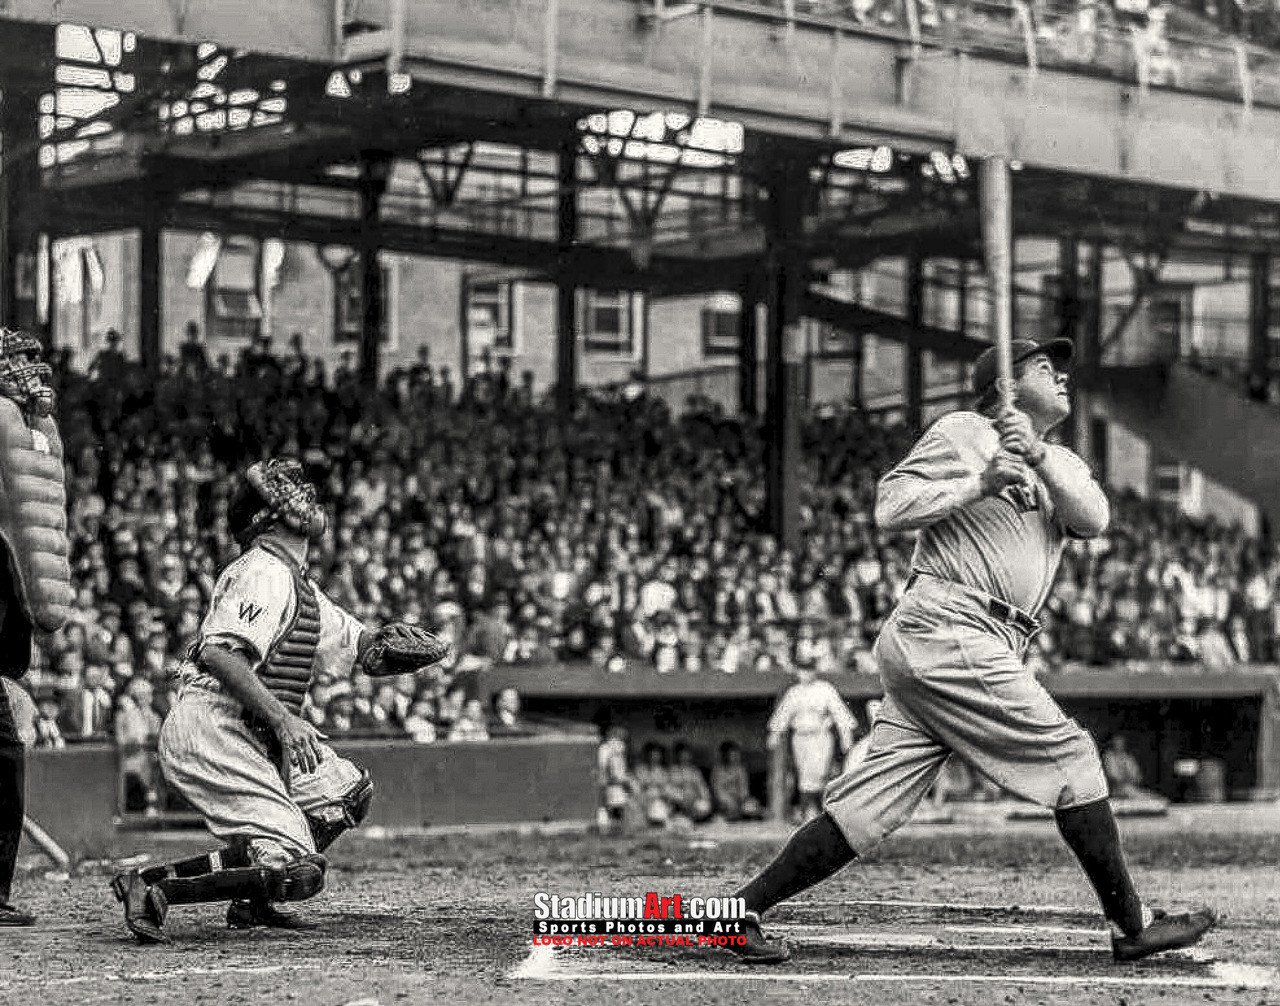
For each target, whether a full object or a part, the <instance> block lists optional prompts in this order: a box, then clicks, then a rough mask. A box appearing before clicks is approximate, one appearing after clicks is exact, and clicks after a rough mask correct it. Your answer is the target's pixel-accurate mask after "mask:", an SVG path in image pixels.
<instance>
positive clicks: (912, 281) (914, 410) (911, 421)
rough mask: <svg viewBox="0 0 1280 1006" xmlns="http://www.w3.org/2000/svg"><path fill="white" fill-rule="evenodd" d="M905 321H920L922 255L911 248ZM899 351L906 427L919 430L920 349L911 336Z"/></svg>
mask: <svg viewBox="0 0 1280 1006" xmlns="http://www.w3.org/2000/svg"><path fill="white" fill-rule="evenodd" d="M906 283H907V297H906V304H907V324H908V325H910V326H911V327H912V328H913V329H917V330H918V329H919V327H920V326H921V325H922V324H923V323H924V258H923V257H922V256H921V255H920V253H919V252H918V251H915V250H912V252H911V254H910V255H908V256H907V275H906ZM903 351H904V352H905V354H906V368H905V371H906V378H905V379H906V383H905V385H904V387H903V389H902V394H903V403H904V405H905V412H906V421H907V427H908V429H910V430H912V431H915V432H919V430H920V429H921V427H923V426H924V351H923V350H921V349H920V347H919V345H917V344H916V342H915V341H914V339H913V340H912V341H911V342H908V343H907V344H906V346H905V347H903Z"/></svg>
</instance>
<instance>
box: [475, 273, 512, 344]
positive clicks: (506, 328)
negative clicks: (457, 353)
mask: <svg viewBox="0 0 1280 1006" xmlns="http://www.w3.org/2000/svg"><path fill="white" fill-rule="evenodd" d="M465 283H466V285H467V310H466V322H467V349H468V352H470V354H471V355H472V356H473V357H478V356H479V355H480V352H481V350H483V349H486V348H487V349H490V350H493V351H494V352H496V353H498V354H500V355H504V356H508V355H510V354H511V353H513V352H515V348H516V347H515V332H514V330H513V326H512V318H511V300H512V292H513V287H514V286H515V284H514V283H511V282H501V281H498V280H485V279H472V278H471V277H468V278H467V279H466V280H465Z"/></svg>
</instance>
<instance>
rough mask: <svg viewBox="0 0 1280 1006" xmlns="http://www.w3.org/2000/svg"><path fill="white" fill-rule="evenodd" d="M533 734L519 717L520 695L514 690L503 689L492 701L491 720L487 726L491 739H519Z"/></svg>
mask: <svg viewBox="0 0 1280 1006" xmlns="http://www.w3.org/2000/svg"><path fill="white" fill-rule="evenodd" d="M531 733H533V731H532V730H531V729H530V728H529V726H528V725H527V724H526V723H525V722H524V720H523V719H522V718H521V716H520V693H519V692H517V691H516V690H515V689H514V688H504V689H502V691H500V692H499V693H498V694H497V696H495V698H494V700H493V720H492V722H491V723H490V725H489V735H490V736H491V737H521V736H527V735H529V734H531Z"/></svg>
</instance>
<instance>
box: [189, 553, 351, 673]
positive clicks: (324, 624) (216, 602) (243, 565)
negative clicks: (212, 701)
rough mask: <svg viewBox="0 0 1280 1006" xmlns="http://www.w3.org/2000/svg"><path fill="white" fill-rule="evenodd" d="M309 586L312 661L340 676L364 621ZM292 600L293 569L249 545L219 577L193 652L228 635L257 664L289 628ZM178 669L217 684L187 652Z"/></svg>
mask: <svg viewBox="0 0 1280 1006" xmlns="http://www.w3.org/2000/svg"><path fill="white" fill-rule="evenodd" d="M311 586H312V588H313V589H314V590H315V595H316V603H317V604H318V605H319V608H320V642H319V645H318V646H317V648H316V667H317V668H324V669H325V670H327V671H330V672H332V673H333V674H336V675H338V676H339V677H345V676H347V675H348V674H350V673H351V667H352V664H354V663H355V659H356V655H357V646H358V644H359V642H360V633H361V632H362V631H363V630H364V625H363V624H362V623H361V622H360V620H359V619H357V618H356V617H355V616H354V615H352V614H351V613H350V612H347V611H345V610H344V609H343V608H341V607H340V606H339V605H338V604H336V603H335V602H334V601H332V600H330V599H329V598H328V597H326V596H325V593H324V591H322V590H321V589H320V588H319V587H318V586H316V584H315V583H314V581H312V582H311ZM297 603H298V600H297V597H296V596H295V591H294V588H293V574H292V573H291V572H290V571H289V567H288V566H287V565H285V563H284V561H283V560H281V559H279V558H277V557H276V556H274V555H272V554H270V553H269V552H267V551H266V549H262V548H251V549H249V550H248V551H247V552H245V553H244V554H243V555H242V556H240V558H238V559H236V560H235V561H234V562H232V563H230V564H229V565H228V566H227V567H226V568H225V569H224V570H223V571H222V573H221V575H220V576H219V577H218V582H217V583H216V584H215V585H214V588H213V599H212V600H211V601H210V603H209V611H208V612H207V613H206V614H205V616H204V620H203V621H202V622H201V623H200V633H199V635H198V636H197V637H196V640H195V645H194V646H193V647H192V652H198V651H199V648H200V647H201V646H202V645H204V644H205V643H207V642H210V641H212V640H215V639H227V640H233V641H234V642H236V643H237V644H239V645H241V646H244V647H247V648H248V649H249V650H250V651H251V652H252V654H253V657H252V661H253V664H254V667H255V670H256V668H257V665H258V664H259V663H260V662H261V661H262V660H263V658H264V657H265V656H266V655H267V654H268V653H270V652H271V648H272V647H273V646H274V645H275V644H276V641H277V640H279V638H280V636H281V635H282V634H283V633H284V632H285V630H286V629H288V627H289V623H290V621H292V619H293V613H294V609H295V608H296V607H297ZM180 674H181V676H182V679H183V681H186V682H191V683H197V682H198V683H199V684H201V685H203V686H205V687H208V688H212V689H213V690H218V688H219V686H218V683H217V682H216V680H215V679H214V678H212V677H211V676H210V675H208V674H206V673H204V672H203V671H201V670H200V668H199V667H198V666H197V665H196V663H195V662H194V661H192V660H191V659H189V658H188V659H187V660H185V661H183V664H182V670H181V671H180Z"/></svg>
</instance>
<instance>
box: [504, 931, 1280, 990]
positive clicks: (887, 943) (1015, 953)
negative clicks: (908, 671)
mask: <svg viewBox="0 0 1280 1006" xmlns="http://www.w3.org/2000/svg"><path fill="white" fill-rule="evenodd" d="M768 930H769V932H770V934H771V935H775V936H777V937H781V938H783V939H786V940H787V941H788V942H789V943H790V944H791V947H792V951H793V956H792V959H791V960H790V961H788V962H787V963H786V964H783V965H781V966H778V967H770V968H760V967H751V966H749V965H746V964H744V963H743V962H742V961H741V960H739V959H738V958H736V957H735V956H734V955H733V954H731V953H729V952H728V951H725V950H716V949H711V948H698V947H661V946H654V947H649V946H631V947H613V946H608V947H583V946H576V945H574V946H565V947H548V946H539V947H534V948H532V951H531V953H530V954H529V956H528V957H527V958H526V960H525V961H524V962H523V963H522V964H521V965H520V966H519V967H518V968H516V969H515V971H514V972H512V974H511V977H513V978H517V979H526V980H542V981H664V980H668V979H681V980H686V981H735V980H742V979H747V978H750V979H760V980H766V981H781V982H787V981H794V982H814V981H818V982H825V981H833V982H834V981H858V982H868V983H876V982H879V983H893V984H903V983H911V982H921V983H934V984H937V983H939V982H942V983H955V984H957V985H960V984H999V983H1009V984H1024V985H1025V984H1032V985H1058V986H1064V987H1065V986H1072V985H1081V986H1084V985H1094V986H1097V985H1104V986H1150V987H1182V988H1204V989H1213V988H1224V989H1225V988H1231V989H1263V988H1269V987H1272V986H1273V985H1277V984H1280V975H1278V974H1277V972H1276V971H1275V970H1274V969H1271V968H1261V967H1255V966H1251V965H1242V964H1233V963H1231V962H1227V961H1220V960H1218V959H1216V958H1215V957H1214V956H1213V955H1212V954H1210V953H1208V952H1206V951H1204V950H1191V951H1179V952H1174V953H1166V954H1161V955H1159V956H1157V957H1152V958H1149V959H1147V960H1145V961H1142V962H1140V963H1138V964H1128V965H1117V964H1116V963H1114V962H1113V961H1112V959H1111V948H1110V943H1109V938H1108V936H1107V934H1106V932H1103V931H1099V930H1097V929H1096V927H1094V928H1090V927H1082V926H1072V925H1058V924H1052V923H1045V924H1034V923H1028V924H1022V925H1018V924H1008V925H1003V924H993V923H987V922H976V923H969V924H965V923H954V924H947V925H941V926H939V925H933V926H930V927H919V926H916V925H909V926H905V927H904V926H903V925H902V923H901V922H900V921H899V922H898V924H897V927H896V928H895V927H893V926H889V925H886V926H874V927H856V926H847V925H841V924H834V925H833V924H826V925H802V924H784V925H771V926H769V927H768Z"/></svg>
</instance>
